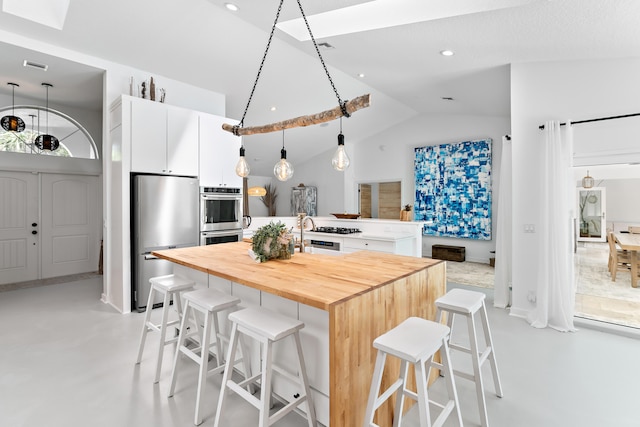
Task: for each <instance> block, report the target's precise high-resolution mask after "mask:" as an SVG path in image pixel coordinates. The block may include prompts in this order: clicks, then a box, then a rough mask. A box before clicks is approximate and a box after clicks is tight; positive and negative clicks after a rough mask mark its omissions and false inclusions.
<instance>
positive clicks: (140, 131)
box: [125, 99, 168, 173]
mask: <svg viewBox="0 0 640 427" xmlns="http://www.w3.org/2000/svg"><path fill="white" fill-rule="evenodd" d="M166 107H167V106H166V105H165V104H161V103H159V102H151V101H147V100H144V99H131V170H132V171H133V172H151V173H168V172H167V108H166ZM125 120H126V118H125Z"/></svg>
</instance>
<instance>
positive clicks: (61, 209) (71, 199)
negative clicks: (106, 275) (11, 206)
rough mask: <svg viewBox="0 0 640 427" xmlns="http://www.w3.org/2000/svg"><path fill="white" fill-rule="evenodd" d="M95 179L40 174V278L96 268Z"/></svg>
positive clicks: (96, 211) (96, 217) (97, 250)
mask: <svg viewBox="0 0 640 427" xmlns="http://www.w3.org/2000/svg"><path fill="white" fill-rule="evenodd" d="M98 185H99V181H98V177H96V176H85V175H58V174H48V173H44V174H42V207H41V209H42V236H41V241H42V278H43V279H46V278H49V277H58V276H66V275H69V274H76V273H87V272H92V271H96V270H97V269H98V252H99V249H100V242H99V240H98V233H97V230H98Z"/></svg>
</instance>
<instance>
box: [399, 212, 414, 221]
mask: <svg viewBox="0 0 640 427" xmlns="http://www.w3.org/2000/svg"><path fill="white" fill-rule="evenodd" d="M411 213H412V212H411V211H405V210H402V211H400V221H411V220H412V219H413V218H412V215H411Z"/></svg>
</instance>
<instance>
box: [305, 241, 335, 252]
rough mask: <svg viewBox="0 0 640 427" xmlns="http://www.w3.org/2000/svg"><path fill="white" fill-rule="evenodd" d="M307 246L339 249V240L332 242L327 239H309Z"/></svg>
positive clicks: (332, 249) (331, 249) (330, 249)
mask: <svg viewBox="0 0 640 427" xmlns="http://www.w3.org/2000/svg"><path fill="white" fill-rule="evenodd" d="M309 246H311V247H312V248H318V249H326V250H329V251H338V252H339V251H340V242H332V241H329V240H318V239H311V241H310V242H309Z"/></svg>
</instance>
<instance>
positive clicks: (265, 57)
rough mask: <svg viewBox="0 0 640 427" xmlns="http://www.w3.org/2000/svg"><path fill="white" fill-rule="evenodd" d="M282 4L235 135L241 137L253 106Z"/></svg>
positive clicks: (282, 0)
mask: <svg viewBox="0 0 640 427" xmlns="http://www.w3.org/2000/svg"><path fill="white" fill-rule="evenodd" d="M282 3H284V0H280V4H279V5H278V11H277V12H276V19H275V20H274V21H273V26H272V27H271V33H270V34H269V40H268V41H267V48H266V49H265V50H264V54H263V56H262V61H261V62H260V67H259V68H258V74H257V75H256V80H255V82H253V87H252V88H251V93H250V94H249V100H248V101H247V106H246V107H244V113H242V119H240V122H239V123H238V124H237V125H236V126H235V130H234V131H233V134H234V135H236V136H239V131H238V130H239V129H240V128H242V127H243V126H244V118H245V116H246V115H247V111H248V110H249V105H250V104H251V99H252V98H253V93H254V92H255V90H256V87H257V86H258V80H259V79H260V73H262V67H263V66H264V61H265V60H266V59H267V53H269V47H270V46H271V40H272V39H273V33H274V32H275V30H276V24H277V23H278V19H279V18H280V11H281V10H282Z"/></svg>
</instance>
